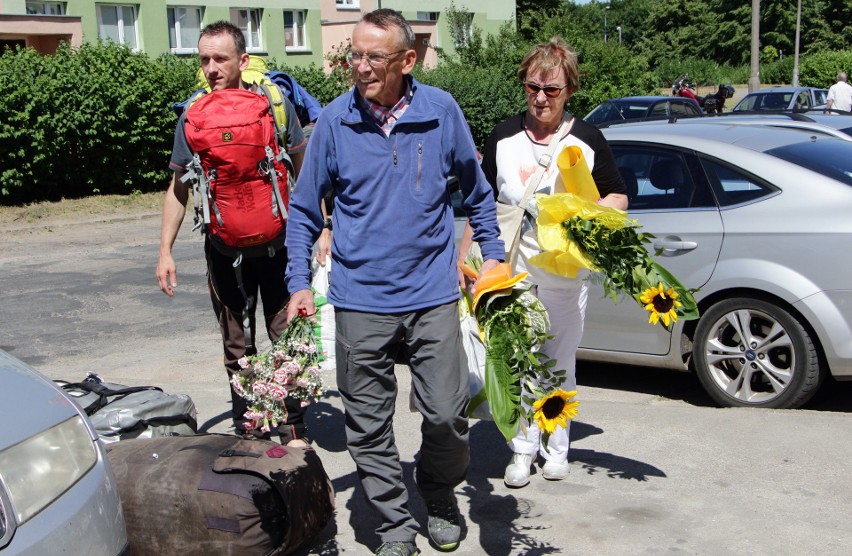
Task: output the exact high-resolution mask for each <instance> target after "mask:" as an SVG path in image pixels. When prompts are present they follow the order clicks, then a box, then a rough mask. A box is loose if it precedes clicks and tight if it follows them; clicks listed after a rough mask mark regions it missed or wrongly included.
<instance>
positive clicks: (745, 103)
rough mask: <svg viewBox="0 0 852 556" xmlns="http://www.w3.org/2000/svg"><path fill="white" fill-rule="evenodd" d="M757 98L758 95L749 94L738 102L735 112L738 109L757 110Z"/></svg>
mask: <svg viewBox="0 0 852 556" xmlns="http://www.w3.org/2000/svg"><path fill="white" fill-rule="evenodd" d="M757 98H758V95H748V96H746V97H745V98H744V99H742V100H741V101H740V102H739V103H738V104H737V105H736V106H735V107H734V111H735V112H737V111H740V110H745V111H751V110H755V109H756V108H755V105H756V104H757Z"/></svg>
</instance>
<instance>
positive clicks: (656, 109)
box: [649, 100, 669, 116]
mask: <svg viewBox="0 0 852 556" xmlns="http://www.w3.org/2000/svg"><path fill="white" fill-rule="evenodd" d="M668 108H669V101H667V100H666V101H663V102H658V103H657V104H655V105H654V106H652V107H651V111H650V112H649V114H650V115H652V116H659V115H661V114H662V115H667V114H668V113H669V111H668Z"/></svg>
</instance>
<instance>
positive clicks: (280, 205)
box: [261, 145, 292, 220]
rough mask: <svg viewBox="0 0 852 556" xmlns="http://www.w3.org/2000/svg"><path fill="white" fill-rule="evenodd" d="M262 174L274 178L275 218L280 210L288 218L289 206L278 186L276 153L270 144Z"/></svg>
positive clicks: (284, 217)
mask: <svg viewBox="0 0 852 556" xmlns="http://www.w3.org/2000/svg"><path fill="white" fill-rule="evenodd" d="M287 171H288V172H289V171H290V169H289V168H288V169H287ZM261 174H268V175H269V176H270V177H271V178H272V196H273V197H274V198H275V200H274V201H273V203H272V214H273V215H274V216H275V218H278V214H279V212H280V214H281V217H282V218H283V219H284V220H287V207H286V206H285V205H284V199H283V198H282V197H281V190H280V189H279V188H278V172H276V171H275V153H274V152H273V151H272V147H270V146H269V145H267V146H266V167H265V168H264V169H263V170H261ZM291 175H292V174H291Z"/></svg>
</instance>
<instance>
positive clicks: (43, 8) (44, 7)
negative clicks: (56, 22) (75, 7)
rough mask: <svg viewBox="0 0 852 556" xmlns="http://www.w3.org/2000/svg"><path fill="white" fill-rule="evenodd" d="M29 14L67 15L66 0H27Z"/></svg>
mask: <svg viewBox="0 0 852 556" xmlns="http://www.w3.org/2000/svg"><path fill="white" fill-rule="evenodd" d="M27 13H28V14H29V15H65V2H27Z"/></svg>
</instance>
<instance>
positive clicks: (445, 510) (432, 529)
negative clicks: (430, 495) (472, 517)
mask: <svg viewBox="0 0 852 556" xmlns="http://www.w3.org/2000/svg"><path fill="white" fill-rule="evenodd" d="M426 513H428V514H429V538H430V539H431V540H432V543H433V544H434V545H435V547H436V548H437V549H438V550H455V549H456V548H458V546H459V539H460V538H461V519H460V518H459V509H458V507H457V506H456V501H455V500H454V499H453V498H452V497H449V498H443V499H440V500H427V501H426Z"/></svg>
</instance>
